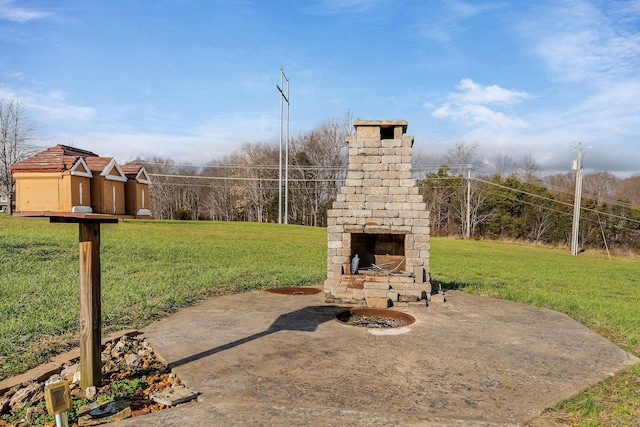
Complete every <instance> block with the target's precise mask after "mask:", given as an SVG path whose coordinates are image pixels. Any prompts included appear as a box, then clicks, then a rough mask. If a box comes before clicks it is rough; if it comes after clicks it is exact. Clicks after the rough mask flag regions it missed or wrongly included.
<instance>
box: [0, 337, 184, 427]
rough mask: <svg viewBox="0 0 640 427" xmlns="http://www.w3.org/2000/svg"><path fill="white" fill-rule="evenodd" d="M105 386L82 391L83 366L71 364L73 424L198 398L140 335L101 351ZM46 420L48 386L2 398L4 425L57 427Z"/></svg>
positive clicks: (65, 373) (19, 389)
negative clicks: (45, 394)
mask: <svg viewBox="0 0 640 427" xmlns="http://www.w3.org/2000/svg"><path fill="white" fill-rule="evenodd" d="M101 358H102V386H101V387H89V388H87V389H86V390H82V389H81V388H80V366H79V363H78V361H77V359H76V360H71V361H69V362H67V363H65V364H64V365H63V366H62V370H61V372H60V374H59V375H60V376H61V377H62V378H63V379H65V380H67V381H68V382H69V388H70V390H71V395H72V401H73V403H74V408H72V410H71V411H69V422H70V424H73V425H77V426H83V425H98V424H104V423H108V422H113V421H117V420H120V419H124V418H128V417H132V416H139V415H144V414H148V413H149V412H155V411H159V410H162V409H165V408H167V407H168V406H172V405H176V404H179V403H182V402H185V401H188V400H191V399H193V398H195V397H196V396H197V393H193V392H191V391H190V390H188V389H186V388H185V387H184V386H183V385H182V383H181V381H180V379H179V378H178V377H177V376H176V375H175V374H173V373H171V372H170V371H169V370H168V369H167V367H166V366H165V365H164V364H163V363H161V362H160V361H159V360H158V358H157V357H156V356H155V354H154V352H153V349H152V348H151V346H150V345H149V343H147V342H146V341H144V339H143V338H141V337H135V336H127V335H125V336H122V337H121V338H119V339H118V340H117V341H113V342H108V343H106V344H105V346H104V348H103V351H102V356H101ZM51 420H52V417H48V416H47V411H46V409H45V402H44V382H37V381H32V382H28V383H25V384H20V385H16V386H14V387H12V388H10V389H9V390H7V391H5V392H4V393H3V394H0V426H11V427H14V426H15V427H22V426H31V425H45V426H49V425H51V426H54V425H55V422H52V421H51Z"/></svg>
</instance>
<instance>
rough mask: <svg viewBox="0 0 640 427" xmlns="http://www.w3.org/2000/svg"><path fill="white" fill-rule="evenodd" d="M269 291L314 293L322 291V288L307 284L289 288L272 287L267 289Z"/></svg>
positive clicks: (298, 293)
mask: <svg viewBox="0 0 640 427" xmlns="http://www.w3.org/2000/svg"><path fill="white" fill-rule="evenodd" d="M267 292H271V293H273V294H279V295H313V294H317V293H320V289H318V288H310V287H307V286H291V287H287V288H271V289H267Z"/></svg>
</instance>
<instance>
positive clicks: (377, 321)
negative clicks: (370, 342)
mask: <svg viewBox="0 0 640 427" xmlns="http://www.w3.org/2000/svg"><path fill="white" fill-rule="evenodd" d="M335 320H337V321H338V322H340V323H343V324H345V325H348V326H359V327H365V328H400V327H402V326H407V325H411V324H412V323H414V322H415V321H416V319H415V318H414V317H413V316H411V315H410V314H407V313H402V312H399V311H395V310H385V309H381V308H365V307H357V308H351V309H348V310H343V311H340V312H339V313H338V314H336V316H335Z"/></svg>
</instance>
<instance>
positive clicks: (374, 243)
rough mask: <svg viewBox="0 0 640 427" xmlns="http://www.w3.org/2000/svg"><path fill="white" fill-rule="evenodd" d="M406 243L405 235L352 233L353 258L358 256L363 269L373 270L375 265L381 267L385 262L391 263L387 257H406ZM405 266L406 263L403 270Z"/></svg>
mask: <svg viewBox="0 0 640 427" xmlns="http://www.w3.org/2000/svg"><path fill="white" fill-rule="evenodd" d="M404 241H405V235H404V234H371V233H352V234H351V257H352V258H353V257H354V256H355V255H356V254H357V255H358V257H359V258H360V263H359V266H360V267H359V268H361V269H366V268H371V267H372V266H373V265H374V264H376V265H378V266H379V264H380V263H381V262H383V261H384V262H385V263H388V262H389V259H386V258H385V256H386V255H391V256H392V258H396V259H402V258H403V257H404V256H405V253H404V247H405V244H404ZM376 258H378V259H377V261H376ZM403 266H404V263H402V265H401V266H400V269H401V270H402V269H403Z"/></svg>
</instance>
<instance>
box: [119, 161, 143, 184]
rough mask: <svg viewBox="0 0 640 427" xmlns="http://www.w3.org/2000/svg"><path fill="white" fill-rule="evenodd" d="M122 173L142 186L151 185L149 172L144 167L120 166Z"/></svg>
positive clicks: (133, 165) (134, 165)
mask: <svg viewBox="0 0 640 427" xmlns="http://www.w3.org/2000/svg"><path fill="white" fill-rule="evenodd" d="M120 168H121V169H122V172H124V174H125V175H126V176H127V178H128V179H135V180H136V181H138V182H139V183H141V184H151V180H150V179H149V174H147V170H146V169H145V168H144V166H142V165H136V164H128V165H120Z"/></svg>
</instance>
